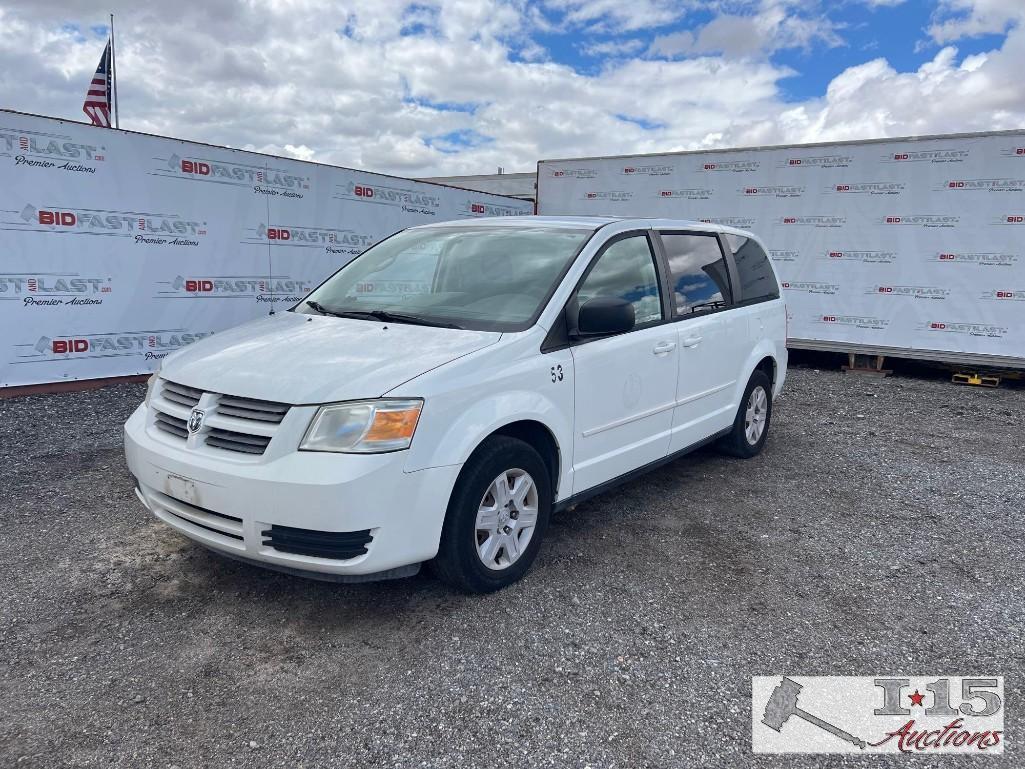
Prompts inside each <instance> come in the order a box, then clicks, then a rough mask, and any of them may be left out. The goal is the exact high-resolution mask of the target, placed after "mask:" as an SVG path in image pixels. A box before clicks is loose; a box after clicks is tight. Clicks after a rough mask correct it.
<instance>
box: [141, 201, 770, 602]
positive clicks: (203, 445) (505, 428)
mask: <svg viewBox="0 0 1025 769" xmlns="http://www.w3.org/2000/svg"><path fill="white" fill-rule="evenodd" d="M785 344H786V310H785V307H784V303H783V300H782V299H781V298H780V291H779V283H778V281H777V278H776V275H775V273H774V271H773V267H772V264H771V262H770V261H769V259H768V258H767V256H766V252H765V248H764V247H763V246H762V244H761V243H759V241H758V239H757V238H756V237H755V236H754V235H752V234H751V233H749V232H743V231H740V230H736V229H732V228H729V227H723V226H719V225H713V224H704V223H698V222H691V221H675V220H667V219H612V218H597V217H567V218H549V217H530V216H527V217H501V218H494V219H475V220H471V221H460V222H445V223H439V224H432V225H427V226H423V227H413V228H411V229H407V230H403V231H401V232H399V233H397V234H395V235H393V236H391V237H390V238H387V239H385V240H384V241H382V242H380V243H378V244H377V245H375V246H373V247H372V248H370V249H368V250H367V251H365V252H364V253H363V254H362V255H360V256H358V257H357V258H356V259H354V260H353V261H351V262H349V263H348V264H346V265H345V266H344V267H342V268H341V269H340V270H338V271H337V272H336V273H335V274H334V275H332V276H331V277H330V278H328V279H327V280H326V281H324V283H322V284H321V285H320V286H319V287H318V288H316V289H315V290H314V291H313V292H312V293H310V295H309V296H308V297H307V298H306V299H305V300H303V301H302V302H300V303H299V304H298V305H297V306H296V307H294V308H292V309H291V310H290V311H287V312H280V313H277V314H274V315H272V316H269V317H266V318H263V319H261V320H256V321H253V322H250V323H246V324H244V325H241V326H238V327H236V328H233V329H230V330H227V331H224V332H220V333H217V334H214V335H213V336H210V337H208V338H205V339H203V340H201V341H198V342H196V343H194V344H192V345H190V346H189V347H187V348H185V349H183V350H180V351H178V352H176V353H174V354H173V355H169V356H168V357H167V358H166V359H165V360H164V362H163V366H162V368H161V370H160V371H159V372H158V373H157V374H155V375H154V376H153V377H152V378H151V379H150V383H149V388H148V391H147V394H146V399H145V402H144V403H143V404H142V405H141V406H140V407H139V408H138V410H136V411H135V413H134V414H132V416H131V418H130V419H129V420H128V422H127V424H126V425H125V451H126V454H127V459H128V466H129V468H130V469H131V472H132V474H133V475H134V477H135V480H136V483H137V488H136V493H137V494H138V497H139V499H140V500H142V502H143V504H144V505H145V506H146V507H147V508H148V509H149V510H150V511H152V512H153V514H154V515H156V516H157V517H158V518H160V519H161V520H162V521H164V522H165V523H167V524H168V525H170V526H172V527H174V528H175V529H177V530H178V531H179V532H181V533H182V534H184V535H186V536H188V537H190V538H191V539H193V540H195V541H197V542H199V543H200V544H202V545H205V546H207V547H209V548H211V549H213V550H216V551H218V552H219V553H222V554H224V555H228V556H231V557H234V558H238V559H241V560H244V561H249V562H252V563H255V564H259V565H261V566H265V567H269V568H272V569H277V570H280V571H285V572H289V573H295V574H302V575H305V576H313V577H317V578H320V579H329V580H336V581H362V580H368V579H382V578H390V577H400V576H406V575H410V574H414V573H416V571H417V570H418V569H419V567H420V565H421V564H422V563H425V562H430V564H431V565H432V567H433V570H434V571H435V573H436V574H438V575H439V576H440V577H442V578H443V579H444V580H446V581H447V582H449V583H450V584H452V585H454V586H457V587H458V588H461V589H464V590H468V591H474V592H485V591H490V590H496V589H498V588H501V587H504V586H505V585H508V584H509V583H511V582H513V581H515V580H517V579H519V578H520V577H521V576H523V574H524V572H526V570H527V569H528V568H529V567H530V564H531V562H532V561H533V560H534V558H535V556H536V555H537V552H538V549H539V547H540V545H541V539H542V537H543V535H544V533H545V529H546V527H547V526H548V521H549V517H550V516H551V514H552V513H553V512H557V511H558V510H560V509H564V508H566V507H569V506H571V505H574V504H576V503H577V502H579V501H580V500H582V499H585V498H587V497H590V496H592V495H594V494H597V493H599V492H601V491H604V490H606V489H608V488H611V487H612V486H614V485H616V484H618V483H621V482H623V481H626V480H629V479H631V478H633V477H635V476H637V475H638V474H639V473H642V472H644V471H646V470H650V469H652V468H654V467H657V466H659V465H662V464H663V463H665V462H668V461H670V460H672V459H675V458H677V457H679V456H681V455H683V454H684V453H686V452H688V451H691V450H693V449H695V448H696V447H699V446H702V445H704V444H707V443H709V442H711V441H717V442H718V445H719V446H720V447H721V448H722V449H724V450H725V451H727V452H729V453H730V454H733V455H736V456H741V457H750V456H753V455H755V454H757V453H758V452H759V451H761V449H762V447H763V445H764V444H765V439H766V435H767V432H768V428H769V420H770V418H771V416H772V402H773V398H774V396H776V395H778V394H779V392H780V390H781V389H782V387H783V380H784V377H785V375H786V365H787V350H786V346H785Z"/></svg>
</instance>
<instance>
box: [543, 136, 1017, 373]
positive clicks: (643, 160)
mask: <svg viewBox="0 0 1025 769" xmlns="http://www.w3.org/2000/svg"><path fill="white" fill-rule="evenodd" d="M538 213H540V214H544V215H567V214H585V215H586V214H597V215H614V216H648V217H663V216H664V217H673V218H684V219H698V220H701V221H706V222H718V223H722V224H727V225H732V226H734V227H739V228H741V229H746V230H751V231H753V232H755V233H756V234H758V235H759V236H761V237H762V238H763V240H764V241H765V243H766V245H767V247H768V248H769V249H770V256H771V258H772V260H773V263H774V264H775V266H776V270H777V272H778V273H779V276H780V280H781V281H782V283H783V289H784V296H785V297H786V300H787V306H788V315H789V336H790V339H791V340H793V341H794V342H795V343H796V344H795V346H818V347H822V348H826V349H828V348H829V347H830V346H831V345H835V347H834V349H841V350H850V349H854V348H855V347H857V346H859V345H860V346H864V347H865V348H877V349H878V348H884V349H885V348H894V349H895V350H900V351H902V354H906V355H907V356H908V357H916V352H917V353H918V355H917V357H929V358H938V359H941V360H942V359H945V358H947V359H952V360H954V359H956V360H977V361H979V362H994V363H996V362H999V363H1001V364H1004V365H1014V366H1022V365H1025V132H1001V133H993V134H983V135H972V136H946V137H935V138H927V139H904V140H893V141H881V142H862V143H844V144H836V145H816V146H804V147H774V148H765V149H751V150H726V151H714V152H688V153H677V154H666V155H660V156H644V157H640V156H635V157H614V158H600V159H577V160H545V161H541V162H540V163H539V164H538ZM802 342H805V343H811V344H807V345H802V344H801V343H802ZM894 354H896V353H894ZM981 356H1000V357H999V358H990V357H985V358H983V357H981Z"/></svg>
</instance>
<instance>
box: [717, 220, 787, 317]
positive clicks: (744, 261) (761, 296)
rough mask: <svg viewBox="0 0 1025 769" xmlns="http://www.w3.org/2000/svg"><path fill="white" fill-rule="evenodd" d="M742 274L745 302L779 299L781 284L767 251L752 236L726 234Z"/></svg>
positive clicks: (742, 295) (742, 294)
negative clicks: (778, 281) (778, 283)
mask: <svg viewBox="0 0 1025 769" xmlns="http://www.w3.org/2000/svg"><path fill="white" fill-rule="evenodd" d="M726 243H727V244H728V245H729V247H730V250H732V251H733V261H734V262H735V263H736V265H737V272H738V273H739V274H740V299H741V301H743V302H744V303H745V304H748V303H750V302H766V301H768V300H770V299H779V286H778V285H777V283H776V276H775V275H774V274H773V272H772V265H771V264H770V263H769V257H768V256H766V255H765V251H764V250H763V249H762V247H761V246H759V245H758V243H756V242H755V241H754V240H752V239H751V238H745V237H743V236H741V235H731V234H729V233H727V234H726Z"/></svg>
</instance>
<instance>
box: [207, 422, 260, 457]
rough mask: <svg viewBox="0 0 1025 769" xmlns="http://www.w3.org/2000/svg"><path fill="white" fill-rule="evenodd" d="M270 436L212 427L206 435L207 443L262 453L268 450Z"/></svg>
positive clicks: (229, 448) (244, 452) (221, 447)
mask: <svg viewBox="0 0 1025 769" xmlns="http://www.w3.org/2000/svg"><path fill="white" fill-rule="evenodd" d="M269 443H270V436H267V435H249V434H248V433H237V432H235V431H234V430H221V429H219V428H216V427H214V428H211V430H210V432H209V433H207V436H206V445H207V446H213V447H214V448H217V449H225V450H226V451H237V452H239V453H241V454H262V453H263V452H265V451H266V450H267V445H268V444H269Z"/></svg>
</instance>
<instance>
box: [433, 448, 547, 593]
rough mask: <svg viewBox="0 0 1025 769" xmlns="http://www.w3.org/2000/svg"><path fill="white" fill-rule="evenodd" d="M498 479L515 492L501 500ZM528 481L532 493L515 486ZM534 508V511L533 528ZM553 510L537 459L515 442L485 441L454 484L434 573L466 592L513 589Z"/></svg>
mask: <svg viewBox="0 0 1025 769" xmlns="http://www.w3.org/2000/svg"><path fill="white" fill-rule="evenodd" d="M502 477H504V478H505V479H506V481H505V483H506V486H505V488H508V489H510V491H511V492H513V493H510V494H508V495H507V496H505V497H504V499H503V498H502V495H503V494H504V493H505V492H504V491H503V487H502V486H501V482H500V479H501V478H502ZM524 479H525V480H524ZM528 482H529V484H532V490H531V488H529V487H528V486H527V485H524V486H519V485H518V484H520V483H525V484H526V483H528ZM517 494H519V495H520V496H521V498H520V499H519V501H517ZM505 501H507V502H508V503H509V504H508V505H506V504H504V502H505ZM532 508H533V509H535V510H536V512H535V513H534V514H533V526H532V527H531V526H529V523H528V522H529V521H530V519H531V510H532ZM492 509H494V511H495V512H494V514H493V515H492V513H491V510H492ZM551 510H552V482H551V479H550V478H549V475H548V468H547V467H546V465H545V462H544V460H543V459H542V458H541V455H540V454H538V453H537V451H536V450H535V449H534V448H533V447H532V446H531V445H530V444H528V443H525V442H524V441H521V440H518V439H516V438H510V437H508V436H504V435H497V436H493V437H491V438H488V439H487V440H486V441H484V443H482V444H481V445H480V446H478V447H477V450H476V451H474V452H473V454H472V455H471V456H470V458H469V459H468V460H467V462H466V464H465V465H464V466H463V469H462V472H460V474H459V478H458V479H457V480H456V485H455V488H454V489H453V490H452V497H451V499H450V500H449V503H448V511H447V512H446V514H445V523H444V525H443V526H442V530H441V543H440V546H439V548H438V555H437V556H436V557H435V558H434V560H433V561H431V564H430V566H431V569H432V571H433V572H434V573H435V574H436V575H437V576H438V577H439V578H440V579H441V580H442V581H444V582H446V583H448V584H449V585H451V586H452V587H454V588H456V589H458V590H462V591H464V592H467V593H490V592H492V591H494V590H501V589H502V588H503V587H506V586H507V585H511V584H512V583H513V582H515V581H516V580H518V579H520V577H522V576H523V575H524V574H525V573H526V572H527V569H529V568H530V565H531V563H533V561H534V558H536V557H537V552H538V550H539V549H540V547H541V540H542V539H543V538H544V534H545V531H546V530H547V528H548V520H549V518H550V516H551ZM492 523H494V526H492ZM506 529H508V530H509V531H506ZM486 560H487V561H488V565H486V563H485V561H486Z"/></svg>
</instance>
